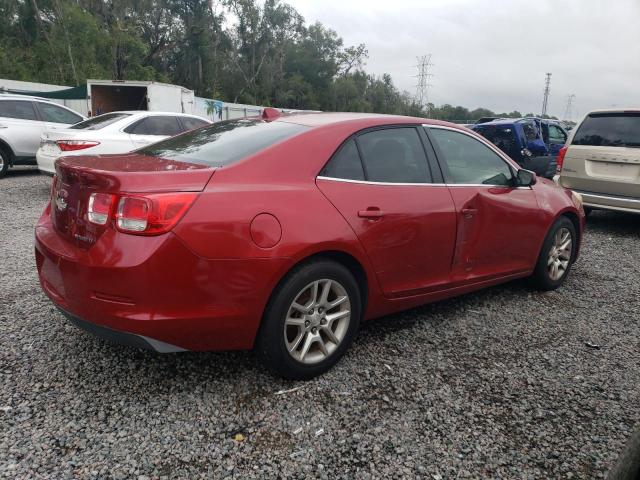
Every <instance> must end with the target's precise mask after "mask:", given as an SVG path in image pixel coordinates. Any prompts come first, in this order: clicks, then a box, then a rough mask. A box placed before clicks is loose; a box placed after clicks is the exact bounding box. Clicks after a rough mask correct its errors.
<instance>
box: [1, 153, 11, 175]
mask: <svg viewBox="0 0 640 480" xmlns="http://www.w3.org/2000/svg"><path fill="white" fill-rule="evenodd" d="M0 155H2V160H3V162H4V163H3V166H2V168H0V178H2V177H4V176H5V175H6V174H7V171H8V170H9V164H10V163H11V155H10V154H9V153H8V152H7V150H6V148H3V147H0Z"/></svg>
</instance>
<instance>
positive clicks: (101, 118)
mask: <svg viewBox="0 0 640 480" xmlns="http://www.w3.org/2000/svg"><path fill="white" fill-rule="evenodd" d="M128 116H130V114H128V113H105V114H104V115H98V116H97V117H93V118H88V119H87V120H84V121H83V122H80V123H76V124H75V125H72V126H70V127H69V128H72V129H73V130H100V129H101V128H104V127H106V126H109V125H111V124H112V123H115V122H117V121H119V120H122V119H123V118H126V117H128Z"/></svg>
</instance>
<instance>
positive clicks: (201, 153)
mask: <svg viewBox="0 0 640 480" xmlns="http://www.w3.org/2000/svg"><path fill="white" fill-rule="evenodd" d="M308 129H309V127H306V126H304V125H299V124H297V123H289V122H283V121H275V122H273V121H272V122H268V121H264V120H258V119H241V120H228V121H224V122H218V123H214V124H211V125H209V126H207V127H203V128H199V129H197V130H192V131H190V132H187V133H184V134H182V135H178V136H177V137H173V138H169V139H167V140H163V141H161V142H158V143H155V144H153V145H150V146H148V147H145V148H142V149H140V150H138V152H139V153H141V154H143V155H149V156H153V157H161V158H166V159H168V160H174V161H181V162H189V163H199V164H204V165H209V166H212V167H221V166H224V165H230V164H231V163H234V162H236V161H238V160H241V159H243V158H246V157H248V156H249V155H253V154H255V153H257V152H259V151H260V150H263V149H265V148H267V147H270V146H272V145H275V144H276V143H278V142H281V141H283V140H286V139H288V138H291V137H293V136H294V135H297V134H299V133H302V132H304V131H306V130H308Z"/></svg>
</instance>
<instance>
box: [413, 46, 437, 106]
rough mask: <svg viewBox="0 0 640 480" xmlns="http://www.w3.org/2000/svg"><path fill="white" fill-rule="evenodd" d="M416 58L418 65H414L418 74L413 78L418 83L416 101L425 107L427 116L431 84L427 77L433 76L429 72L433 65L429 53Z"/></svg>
mask: <svg viewBox="0 0 640 480" xmlns="http://www.w3.org/2000/svg"><path fill="white" fill-rule="evenodd" d="M417 59H418V65H416V68H417V69H418V75H416V76H415V78H417V79H418V83H417V84H416V102H417V103H418V105H420V108H424V107H425V106H426V107H427V116H428V117H430V116H431V111H430V108H429V88H430V87H432V85H431V84H430V83H429V78H431V77H433V74H432V73H431V67H433V63H431V54H428V55H423V56H421V57H417Z"/></svg>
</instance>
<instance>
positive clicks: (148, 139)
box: [124, 115, 183, 148]
mask: <svg viewBox="0 0 640 480" xmlns="http://www.w3.org/2000/svg"><path fill="white" fill-rule="evenodd" d="M124 131H125V133H128V134H129V138H130V139H131V143H132V144H133V145H134V147H133V148H140V147H144V146H146V145H149V144H151V143H156V142H159V141H160V140H164V139H165V138H167V137H172V136H174V135H177V134H179V133H181V132H182V131H183V128H182V126H181V125H180V122H179V121H178V118H177V117H176V116H174V115H152V116H149V117H145V118H143V119H141V120H138V121H137V122H135V123H133V124H132V125H130V126H128V127H127V128H126V129H125V130H124Z"/></svg>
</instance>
